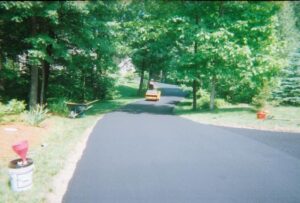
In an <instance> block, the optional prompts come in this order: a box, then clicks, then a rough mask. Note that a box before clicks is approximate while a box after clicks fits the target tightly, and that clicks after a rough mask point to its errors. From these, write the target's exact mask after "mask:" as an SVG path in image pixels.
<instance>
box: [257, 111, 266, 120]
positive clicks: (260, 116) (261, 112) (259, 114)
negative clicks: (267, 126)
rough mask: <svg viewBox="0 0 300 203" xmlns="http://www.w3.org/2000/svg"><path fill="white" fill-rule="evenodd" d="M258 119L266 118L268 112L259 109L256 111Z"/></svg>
mask: <svg viewBox="0 0 300 203" xmlns="http://www.w3.org/2000/svg"><path fill="white" fill-rule="evenodd" d="M256 117H257V119H260V120H264V119H266V117H267V113H266V112H265V111H259V112H257V113H256Z"/></svg>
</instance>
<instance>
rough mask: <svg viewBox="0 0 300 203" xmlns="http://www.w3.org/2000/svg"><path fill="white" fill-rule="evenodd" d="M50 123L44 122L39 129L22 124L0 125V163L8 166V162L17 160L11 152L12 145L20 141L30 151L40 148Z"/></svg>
mask: <svg viewBox="0 0 300 203" xmlns="http://www.w3.org/2000/svg"><path fill="white" fill-rule="evenodd" d="M50 125H51V123H50V122H47V120H46V121H44V122H43V123H42V124H41V127H33V126H29V125H26V124H24V123H8V124H2V125H0V163H1V165H2V164H4V165H5V164H8V162H9V161H11V160H13V159H16V158H19V157H18V156H17V155H16V154H15V152H14V151H13V150H12V147H11V146H12V145H13V144H14V143H17V142H19V141H22V140H27V141H28V144H29V152H28V153H29V154H30V151H31V150H34V149H35V148H37V147H40V146H41V144H42V142H43V140H44V137H45V134H46V133H47V132H48V131H49V128H50Z"/></svg>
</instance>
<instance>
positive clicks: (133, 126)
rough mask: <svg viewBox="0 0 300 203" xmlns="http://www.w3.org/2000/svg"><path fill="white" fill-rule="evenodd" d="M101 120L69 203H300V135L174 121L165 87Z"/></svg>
mask: <svg viewBox="0 0 300 203" xmlns="http://www.w3.org/2000/svg"><path fill="white" fill-rule="evenodd" d="M162 87H163V97H162V98H161V100H160V101H159V102H148V101H142V100H141V101H139V102H136V103H133V104H130V105H128V106H126V107H124V108H122V109H120V110H118V111H115V112H112V113H109V114H107V115H106V116H105V117H104V118H103V119H102V120H100V121H99V122H98V123H97V125H96V127H95V128H94V131H93V132H92V134H91V135H90V138H89V140H88V143H87V147H86V150H85V151H84V153H83V156H82V158H81V160H80V161H79V163H78V165H77V168H76V171H75V173H74V176H73V178H72V180H71V181H70V183H69V186H68V191H67V192H66V194H65V196H64V199H63V202H66V203H77V202H78V203H83V202H84V203H87V202H93V203H110V202H114V203H123V202H126V203H146V202H147V203H169V202H170V203H176V202H178V203H179V202H180V203H188V202H193V203H199V202H238V203H242V202H264V203H266V202H270V203H275V202H300V134H292V133H274V132H266V131H256V130H245V129H232V128H224V127H215V126H211V125H202V124H198V123H195V122H192V121H189V120H186V119H183V118H180V117H177V116H174V115H172V109H173V107H174V104H175V103H176V102H178V101H179V100H180V99H182V97H183V93H182V92H181V91H180V90H179V89H178V88H177V87H176V86H172V85H163V86H162Z"/></svg>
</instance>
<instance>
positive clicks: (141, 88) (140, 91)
mask: <svg viewBox="0 0 300 203" xmlns="http://www.w3.org/2000/svg"><path fill="white" fill-rule="evenodd" d="M144 77H145V70H144V67H143V68H142V70H141V79H140V85H139V90H138V95H142V91H143V85H144Z"/></svg>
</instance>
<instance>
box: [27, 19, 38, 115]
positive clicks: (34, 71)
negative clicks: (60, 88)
mask: <svg viewBox="0 0 300 203" xmlns="http://www.w3.org/2000/svg"><path fill="white" fill-rule="evenodd" d="M31 26H32V28H31V32H32V36H35V35H36V18H35V17H32V18H31ZM38 76H39V70H38V67H37V66H35V65H31V67H30V93H29V108H30V109H33V108H35V107H36V105H37V99H38V83H39V82H38Z"/></svg>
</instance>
